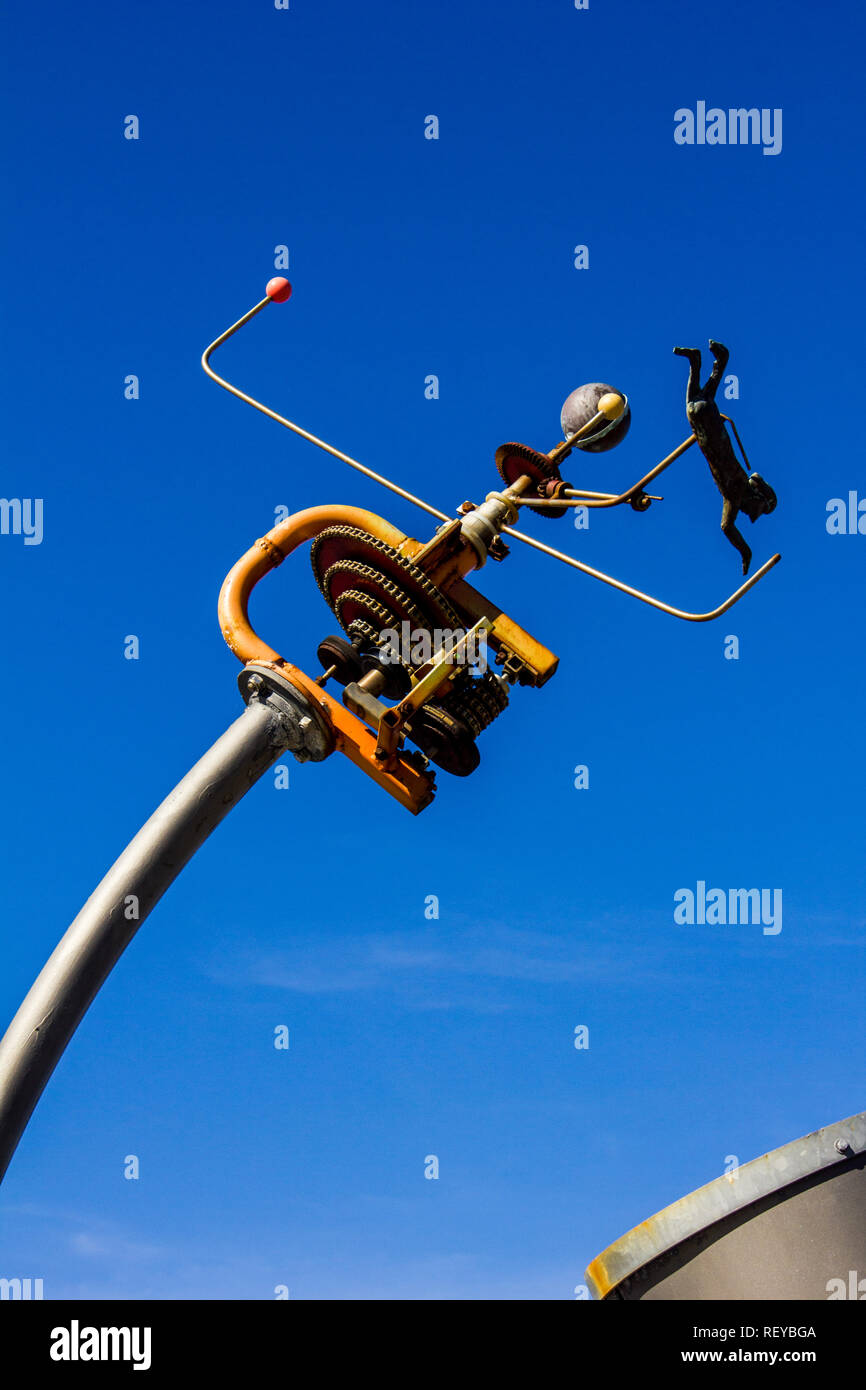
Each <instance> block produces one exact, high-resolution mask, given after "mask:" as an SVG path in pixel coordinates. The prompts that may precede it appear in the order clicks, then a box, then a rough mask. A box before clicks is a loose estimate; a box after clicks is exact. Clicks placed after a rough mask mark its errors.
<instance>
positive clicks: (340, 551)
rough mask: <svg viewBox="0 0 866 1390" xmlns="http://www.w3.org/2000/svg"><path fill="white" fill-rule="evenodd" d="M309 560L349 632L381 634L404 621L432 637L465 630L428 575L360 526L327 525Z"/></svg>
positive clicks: (342, 623) (316, 541) (330, 606)
mask: <svg viewBox="0 0 866 1390" xmlns="http://www.w3.org/2000/svg"><path fill="white" fill-rule="evenodd" d="M310 559H311V561H312V566H313V573H314V574H315V576H316V583H317V584H318V586H319V588H320V590H321V592H322V595H323V597H324V599H325V601H326V603H327V604H328V607H329V608H330V609H331V611H332V612H333V613H334V614H335V615H336V616H337V618H338V619H339V621H340V623H341V625H342V627H343V628H344V630H345V631H346V632H349V630H350V628H352V629H354V630H355V631H359V630H361V629H360V627H359V625H360V624H365V625H366V627H367V628H368V629H370V628H376V629H377V635H378V633H380V632H382V631H384V630H385V629H386V628H388V627H396V628H399V626H400V624H401V623H402V622H408V623H409V624H410V625H411V626H412V627H413V628H415V629H421V630H426V631H428V632H432V631H433V630H434V629H435V628H440V629H446V628H450V629H451V630H452V631H453V630H454V629H455V628H462V627H463V622H462V620H461V618H460V617H459V615H458V614H457V612H456V611H455V609H454V608H453V607H452V605H451V604H450V603H449V601H448V599H447V598H446V597H445V595H444V594H443V593H442V592H441V590H439V589H437V587H436V585H435V584H433V582H432V581H431V580H430V579H429V578H428V577H427V575H426V574H425V573H424V571H423V570H421V569H419V568H418V566H417V565H413V564H412V561H411V560H408V559H407V558H406V556H405V555H401V554H400V552H399V551H398V550H395V549H394V548H393V546H390V545H388V544H387V543H386V542H385V541H381V540H379V539H378V538H377V537H376V536H371V535H369V534H368V532H366V531H362V530H360V528H358V527H355V526H328V527H327V528H326V529H325V530H324V531H321V532H320V533H319V535H318V536H317V537H316V539H315V540H314V541H313V544H312V547H311V550H310ZM386 615H387V619H388V621H385V619H386Z"/></svg>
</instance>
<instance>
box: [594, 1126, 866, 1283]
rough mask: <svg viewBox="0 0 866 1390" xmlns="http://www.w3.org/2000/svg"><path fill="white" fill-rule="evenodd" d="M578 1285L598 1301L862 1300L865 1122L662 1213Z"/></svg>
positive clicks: (825, 1133)
mask: <svg viewBox="0 0 866 1390" xmlns="http://www.w3.org/2000/svg"><path fill="white" fill-rule="evenodd" d="M585 1277H586V1282H587V1285H588V1287H589V1291H590V1293H591V1295H592V1297H593V1298H596V1299H605V1300H616V1299H620V1300H629V1301H635V1300H643V1299H648V1300H652V1299H661V1300H665V1299H668V1300H672V1299H707V1300H710V1299H725V1300H738V1299H739V1300H743V1299H767V1300H773V1299H778V1300H797V1301H803V1300H806V1301H816V1300H828V1299H843V1298H855V1299H864V1300H866V1112H863V1113H862V1114H859V1115H852V1116H851V1117H850V1118H849V1119H847V1120H840V1121H839V1123H838V1124H834V1125H828V1126H827V1127H826V1128H825V1129H819V1130H816V1131H815V1133H814V1134H807V1135H806V1137H805V1138H804V1139H796V1140H794V1141H793V1143H790V1144H785V1145H784V1146H783V1147H782V1148H780V1149H774V1150H773V1152H772V1153H768V1154H764V1155H763V1157H762V1158H756V1159H754V1160H753V1161H752V1162H751V1163H744V1164H742V1165H741V1166H740V1167H739V1168H738V1169H736V1170H735V1171H734V1172H733V1173H730V1174H726V1175H725V1176H723V1177H720V1178H716V1179H715V1181H714V1182H711V1183H707V1185H706V1186H705V1187H700V1188H698V1190H697V1191H696V1192H691V1193H689V1195H688V1196H687V1197H683V1198H681V1199H680V1201H678V1202H674V1203H673V1205H672V1206H669V1207H665V1208H664V1210H663V1211H660V1212H658V1213H657V1214H656V1215H655V1216H652V1217H650V1218H649V1220H648V1221H644V1222H643V1223H642V1224H641V1225H640V1226H636V1227H635V1228H634V1230H632V1231H629V1232H628V1234H627V1235H624V1236H622V1237H621V1238H620V1239H619V1240H618V1241H616V1242H615V1243H614V1244H613V1245H610V1246H608V1248H607V1249H606V1250H604V1251H603V1252H602V1253H601V1254H600V1255H599V1256H597V1258H596V1259H595V1260H593V1262H592V1264H591V1265H590V1266H589V1268H588V1270H587V1271H586V1276H585Z"/></svg>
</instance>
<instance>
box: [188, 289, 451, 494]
mask: <svg viewBox="0 0 866 1390" xmlns="http://www.w3.org/2000/svg"><path fill="white" fill-rule="evenodd" d="M271 302H272V301H271V299H270V297H269V296H268V295H265V297H264V299H262V300H260V301H259V303H258V304H255V305H254V306H253V308H252V309H250V310H249V312H248V313H246V314H244V316H243V318H242V319H238V321H237V323H233V324H232V326H231V328H227V329H226V331H225V333H221V334H220V336H219V337H218V338H215V339H214V341H213V342H212V343H211V344H210V346H209V347H206V348H205V350H204V352H203V353H202V359H201V364H202V366H203V367H204V370H205V371H206V373H207V375H208V376H209V377H210V379H211V381H215V382H216V384H217V386H222V387H223V389H224V390H225V391H229V392H230V393H231V394H232V395H233V396H237V398H238V400H240V401H245V402H246V404H247V405H251V406H252V407H253V408H254V409H255V410H259V411H261V413H262V415H267V417H268V419H269V420H276V422H277V424H278V425H284V426H285V427H286V429H287V430H292V431H293V433H294V434H298V435H300V437H301V438H302V439H306V440H307V441H308V442H309V443H310V444H315V445H316V447H317V448H319V449H324V450H325V453H327V454H332V455H333V457H334V458H337V459H339V460H340V462H341V463H347V464H348V465H349V467H350V468H355V469H357V470H358V472H359V473H363V474H364V476H365V477H367V478H372V480H373V482H374V483H381V485H382V487H386V488H388V489H389V490H390V491H391V492H396V494H397V496H398V497H402V498H404V500H405V501H407V502H413V503H414V504H415V506H416V507H420V508H421V510H422V511H425V512H429V514H430V516H435V517H438V518H439V520H440V521H450V520H451V517H450V516H448V515H447V514H446V513H445V512H440V511H439V509H438V507H431V505H430V503H429V502H425V501H423V499H422V498H420V497H416V496H415V495H414V493H411V492H407V491H406V489H405V488H402V487H399V486H398V485H397V483H392V482H390V481H389V480H388V479H387V478H383V477H382V475H381V473H374V472H373V470H372V468H366V467H365V466H364V464H363V463H359V462H358V460H357V459H353V458H350V456H349V455H348V454H344V453H341V451H340V450H339V449H335V448H334V446H333V445H332V444H326V443H325V441H324V439H319V438H318V436H317V435H315V434H310V432H309V431H308V430H305V429H302V428H301V426H300V425H295V424H293V423H292V421H291V420H287V419H286V417H285V416H284V415H278V414H277V412H276V411H275V410H270V409H269V408H268V406H266V405H262V403H261V401H257V400H256V399H255V398H254V397H253V396H248V395H247V394H246V392H245V391H240V390H239V389H238V388H237V386H232V384H231V382H230V381H226V380H225V378H224V377H221V376H218V375H217V373H216V372H215V371H214V369H213V367H212V366H211V365H210V357H211V354H212V353H213V352H215V351H216V349H217V348H218V347H222V345H223V343H225V342H227V341H228V339H229V338H231V337H233V335H234V334H235V333H237V331H238V329H239V328H243V326H244V324H245V323H249V321H250V319H251V318H253V317H254V316H255V315H256V314H258V313H259V312H260V311H261V310H262V309H263V308H264V307H265V305H266V304H270V303H271Z"/></svg>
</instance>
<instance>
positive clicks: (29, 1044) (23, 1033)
mask: <svg viewBox="0 0 866 1390" xmlns="http://www.w3.org/2000/svg"><path fill="white" fill-rule="evenodd" d="M290 727H291V726H289V729H288V730H287V724H286V721H285V719H284V716H283V715H282V714H281V712H280V709H279V707H275V706H274V705H273V704H268V703H266V702H264V701H259V700H253V701H252V702H251V703H250V704H249V705H248V706H247V708H246V709H245V711H244V713H243V714H242V715H241V716H240V718H239V719H236V720H235V721H234V723H233V724H232V725H230V727H229V728H228V729H226V731H225V733H224V734H222V736H221V737H220V738H218V739H217V741H216V743H215V744H214V745H213V747H212V748H210V749H209V750H208V751H207V753H205V755H204V757H203V758H200V759H199V761H198V762H197V763H196V764H195V767H193V768H191V769H190V771H189V772H188V773H187V774H186V776H185V777H184V779H183V781H182V782H179V783H178V785H177V786H176V787H175V788H174V791H172V792H170V793H169V795H168V796H167V797H166V799H165V801H163V803H162V805H161V806H159V807H158V808H157V809H156V811H154V813H153V815H152V816H151V817H150V820H148V821H147V822H146V823H145V825H143V826H142V828H141V830H139V832H138V834H137V835H136V837H135V839H134V840H132V841H131V842H130V844H129V845H127V847H126V849H125V850H124V851H123V853H122V854H121V856H120V858H119V859H118V860H117V861H116V862H115V863H114V864H113V865H112V867H111V868H110V869H109V871H108V873H107V874H106V875H105V878H104V879H103V880H102V882H101V883H100V884H99V887H98V888H97V889H96V890H95V892H94V893H93V894H92V895H91V896H90V897H89V898H88V900H87V902H86V903H85V905H84V907H83V908H82V909H81V911H80V912H79V914H78V916H77V917H76V918H75V921H74V922H73V923H72V925H71V926H70V927H69V929H68V931H67V932H66V934H65V935H64V936H63V938H62V939H61V941H60V942H59V944H58V945H57V947H56V948H55V950H54V952H53V954H52V955H51V956H50V957H49V959H48V961H47V962H46V964H45V966H44V967H43V969H42V971H41V973H40V974H39V976H38V977H37V979H36V981H35V982H34V984H33V986H32V988H31V989H30V992H29V993H28V995H27V997H26V998H25V1000H24V1002H23V1004H22V1005H21V1007H20V1009H19V1010H18V1012H17V1014H16V1015H15V1017H14V1018H13V1020H12V1022H11V1023H10V1025H9V1028H8V1030H7V1032H6V1035H5V1037H4V1038H3V1040H2V1042H0V1181H2V1178H3V1175H4V1173H5V1172H6V1168H7V1166H8V1164H9V1161H10V1159H11V1158H12V1155H13V1153H14V1152H15V1149H16V1147H17V1144H18V1141H19V1139H20V1138H21V1135H22V1134H23V1132H24V1129H25V1127H26V1125H27V1121H28V1120H29V1119H30V1116H31V1114H32V1112H33V1109H34V1107H35V1105H36V1102H37V1101H38V1100H39V1097H40V1096H41V1094H42V1092H43V1090H44V1088H45V1086H46V1084H47V1082H48V1080H49V1078H50V1076H51V1073H52V1072H53V1071H54V1068H55V1067H56V1065H57V1063H58V1062H59V1060H60V1058H61V1056H62V1055H63V1052H64V1050H65V1048H66V1045H67V1043H68V1042H69V1040H70V1038H71V1037H72V1034H73V1033H74V1032H75V1029H76V1028H77V1027H78V1024H79V1023H80V1022H81V1019H82V1018H83V1016H84V1014H85V1013H86V1011H87V1009H88V1008H89V1007H90V1004H91V1002H92V1000H93V998H94V996H95V995H96V993H97V991H98V990H99V988H100V986H101V985H102V984H103V982H104V980H105V979H106V977H107V976H108V974H109V972H110V971H111V969H112V967H113V966H114V965H115V964H116V962H117V961H118V960H119V958H120V956H121V955H122V954H123V952H124V951H125V949H126V947H127V946H128V945H129V943H130V941H131V940H132V938H133V936H134V935H135V933H136V932H137V930H138V928H139V927H140V926H141V923H142V922H143V921H144V919H145V917H147V915H148V913H149V912H150V911H151V909H152V908H153V907H155V906H156V904H157V903H158V902H159V900H160V898H161V897H162V895H163V893H164V892H165V891H166V889H167V888H168V887H169V886H170V885H171V884H172V883H173V882H174V880H175V879H176V878H177V876H178V874H179V873H180V871H181V869H182V868H183V867H184V865H185V864H186V863H187V862H188V861H189V860H190V859H191V858H192V856H193V854H195V851H196V850H197V849H198V848H199V846H200V845H202V844H203V843H204V841H205V840H206V839H207V837H208V836H209V835H210V833H211V831H212V830H214V829H216V827H217V826H218V825H219V823H220V821H221V820H222V819H223V817H224V816H226V815H227V814H228V812H229V811H230V810H231V808H232V807H233V806H235V805H236V804H237V802H238V801H240V799H241V797H242V796H243V795H244V794H245V793H246V792H247V791H249V789H250V787H251V786H252V785H253V784H254V783H255V782H257V781H258V779H259V778H260V777H261V776H262V774H263V773H265V772H267V770H268V768H269V767H271V766H272V765H273V763H275V762H276V760H277V758H278V757H279V755H280V754H281V753H282V752H283V751H284V750H285V749H286V748H287V747H288V745H289V741H290V738H291V733H290Z"/></svg>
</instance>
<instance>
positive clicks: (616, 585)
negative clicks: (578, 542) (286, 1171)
mask: <svg viewBox="0 0 866 1390" xmlns="http://www.w3.org/2000/svg"><path fill="white" fill-rule="evenodd" d="M503 531H504V532H505V534H506V535H508V536H513V537H514V539H515V540H516V541H523V542H524V544H525V545H531V546H532V548H533V550H540V551H541V553H542V554H543V555H550V556H552V558H553V559H554V560H561V561H562V563H563V564H564V565H571V566H572V568H573V569H576V570H580V572H581V573H582V574H588V575H589V576H590V577H591V578H592V579H600V580H601V582H602V583H603V584H609V585H610V586H611V588H613V589H619V591H620V593H623V594H629V595H631V597H632V598H637V599H640V601H641V603H648V604H649V605H650V607H651V608H658V609H660V610H661V612H662V613H669V614H670V615H671V617H672V618H682V619H683V621H684V622H688V623H707V622H709V621H710V620H711V619H712V618H720V617H721V615H722V614H723V613H726V612H727V611H728V609H729V608H731V607H733V605H734V604H735V603H736V602H737V601H738V600H739V599H741V598H742V597H743V594H747V593H748V592H749V590H750V589H752V588H754V586H755V585H756V584H757V583H758V581H759V580H760V579H763V577H764V575H765V574H767V573H768V572H769V571H770V570H771V569H772V568H773V566H774V565H777V564H778V563H779V561H780V560H781V558H782V557H781V555H773V556H772V558H771V559H769V560H767V562H766V564H763V565H762V566H761V568H760V569H759V570H757V571H756V572H755V573H754V574H753V575H752V577H751V579H747V580H746V582H745V584H741V585H740V587H739V589H737V590H736V592H735V593H733V594H731V596H730V598H727V599H725V602H724V603H722V604H720V605H719V607H718V608H714V609H712V611H711V612H709V613H687V612H685V610H684V609H682V608H672V607H671V605H670V604H669V603H663V602H662V600H661V599H658V598H653V597H652V595H651V594H645V593H643V592H642V591H641V590H640V589H633V588H632V587H631V585H630V584H623V583H622V582H621V581H620V580H619V579H614V578H613V577H612V576H611V575H609V574H603V573H602V571H601V570H596V569H593V568H592V566H591V565H585V564H583V562H582V561H581V560H575V559H574V558H573V557H572V556H571V555H563V553H562V551H561V550H553V549H552V548H551V547H550V546H549V545H544V544H543V543H542V542H541V541H536V540H533V538H532V537H531V536H525V535H524V534H523V532H522V531H515V530H514V529H513V528H512V527H511V526H504V527H503Z"/></svg>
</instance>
